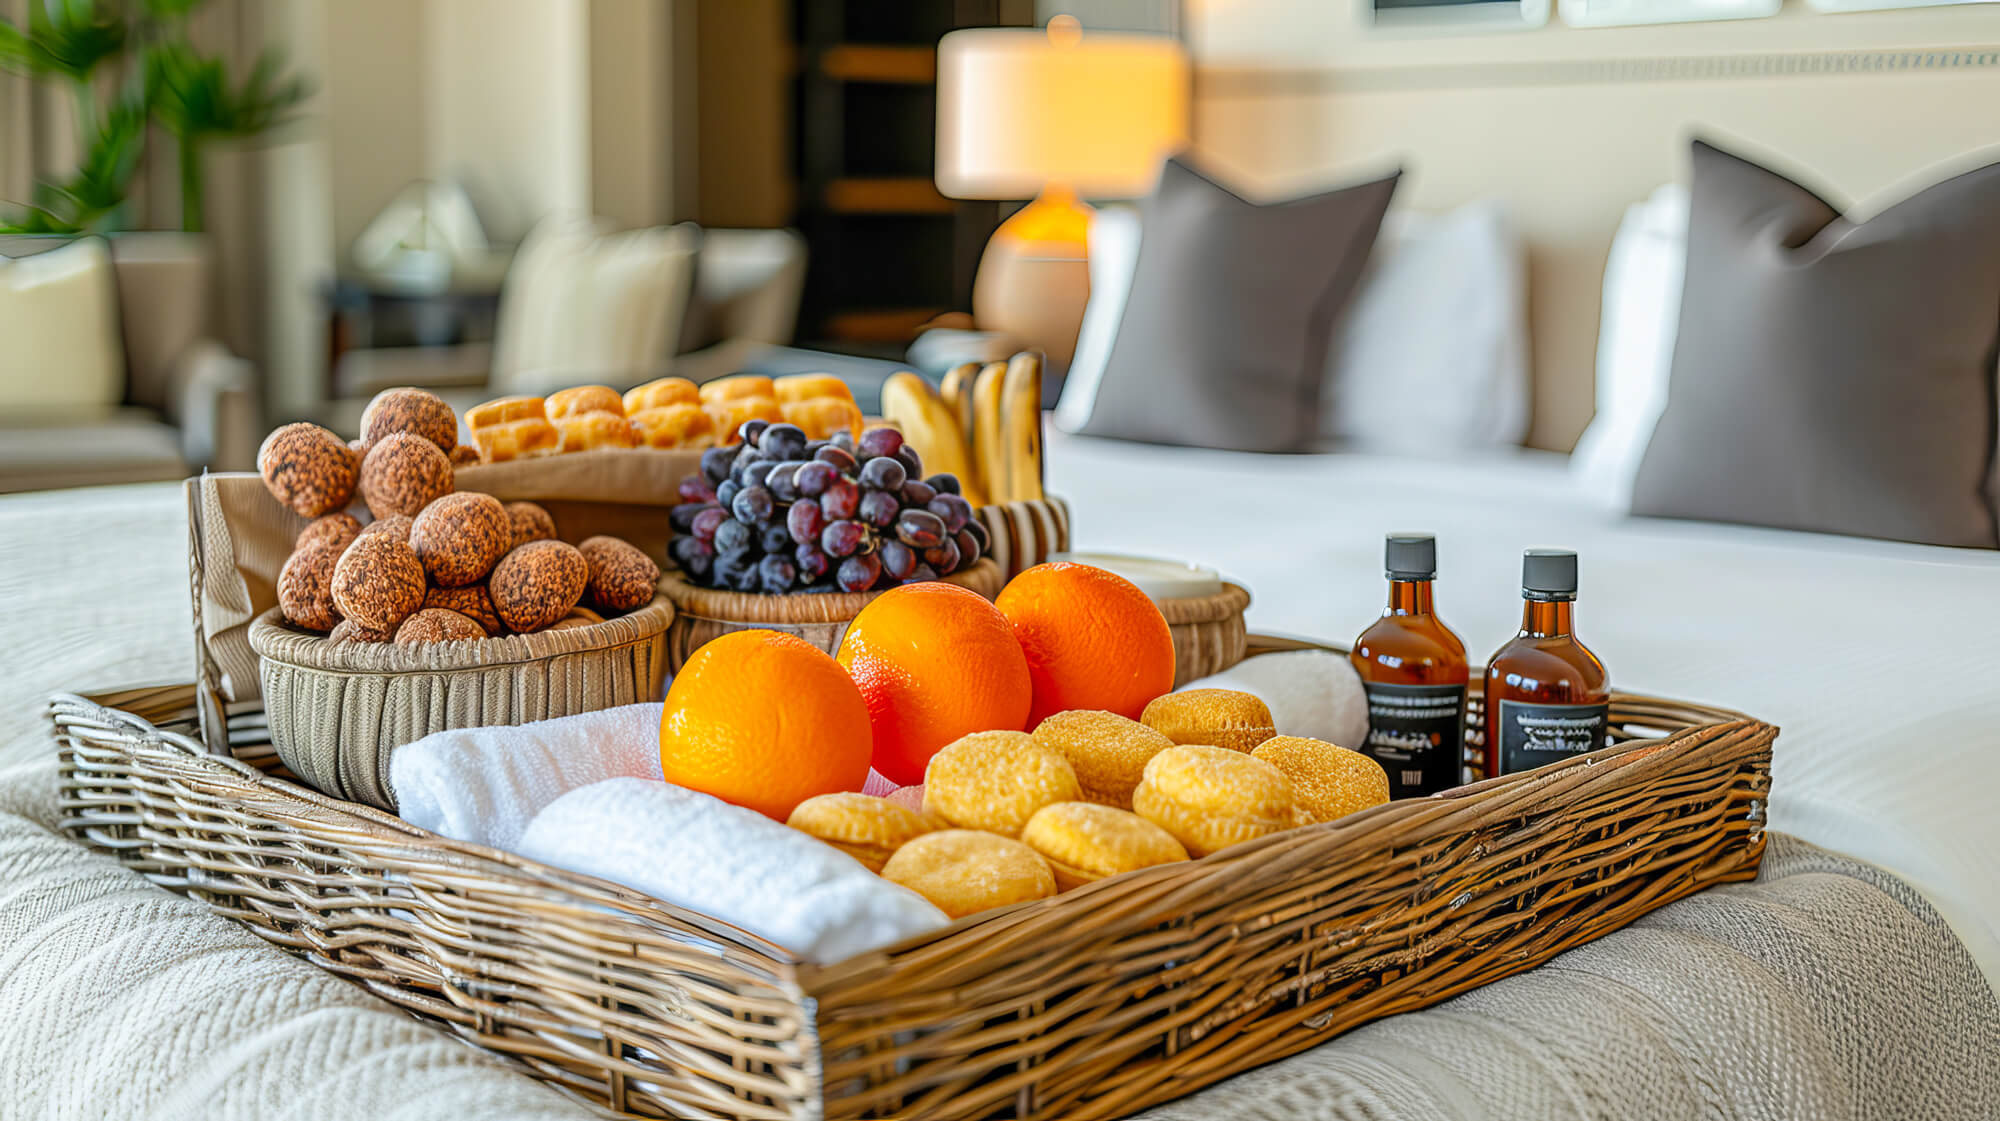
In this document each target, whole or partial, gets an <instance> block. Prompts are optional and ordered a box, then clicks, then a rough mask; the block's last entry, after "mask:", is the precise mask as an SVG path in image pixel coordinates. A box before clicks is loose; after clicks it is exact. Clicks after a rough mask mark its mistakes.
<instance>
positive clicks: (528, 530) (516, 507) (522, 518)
mask: <svg viewBox="0 0 2000 1121" xmlns="http://www.w3.org/2000/svg"><path fill="white" fill-rule="evenodd" d="M505 509H506V511H507V522H508V524H509V525H510V526H511V527H512V529H513V534H512V536H511V537H509V539H508V540H509V542H510V544H509V545H508V546H507V547H508V549H509V550H513V549H518V548H520V547H521V546H523V545H526V544H527V543H528V542H530V541H554V540H555V539H556V520H555V519H554V518H552V517H550V516H549V512H548V511H547V510H544V509H542V508H541V507H540V506H537V505H535V504H534V503H532V502H509V503H507V505H506V507H505Z"/></svg>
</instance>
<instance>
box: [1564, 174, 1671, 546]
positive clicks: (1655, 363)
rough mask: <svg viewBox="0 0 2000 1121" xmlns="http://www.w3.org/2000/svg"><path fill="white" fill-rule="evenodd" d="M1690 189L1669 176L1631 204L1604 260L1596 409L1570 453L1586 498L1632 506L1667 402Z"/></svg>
mask: <svg viewBox="0 0 2000 1121" xmlns="http://www.w3.org/2000/svg"><path fill="white" fill-rule="evenodd" d="M1687 228H1688V193H1687V188H1686V187H1683V186H1681V185H1680V184H1678V183H1669V184H1667V185H1666V186H1664V187H1661V188H1659V189H1658V190H1656V191H1654V192H1653V193H1652V194H1651V195H1650V196H1648V197H1647V199H1646V201H1644V202H1638V203H1633V204H1632V205H1631V206H1630V207H1628V208H1627V209H1626V211H1625V220H1624V221H1622V222H1620V223H1619V224H1618V234H1617V236H1616V237H1614V238H1613V239H1612V241H1611V255H1610V256H1609V257H1608V258H1607V259H1606V260H1605V262H1604V309H1603V311H1602V312H1601V313H1600V317H1599V321H1598V327H1597V415H1596V416H1595V417H1594V418H1592V420H1591V422H1590V427H1589V428H1586V429H1584V432H1583V435H1582V437H1580V438H1579V439H1578V440H1577V442H1576V451H1575V452H1573V453H1571V455H1570V460H1569V464H1570V471H1571V472H1572V473H1573V474H1574V475H1575V476H1576V479H1577V484H1578V486H1579V487H1580V489H1582V490H1583V492H1584V493H1585V494H1587V495H1589V496H1590V497H1591V498H1594V499H1596V500H1598V501H1601V502H1603V503H1604V504H1605V505H1606V506H1608V507H1611V508H1612V509H1615V510H1619V511H1630V510H1631V508H1632V483H1633V480H1635V479H1636V478H1638V475H1639V462H1640V460H1642V459H1644V458H1645V456H1646V445H1647V444H1648V443H1650V442H1652V439H1653V429H1654V427H1655V426H1657V425H1658V424H1659V423H1660V413H1661V412H1663V411H1664V410H1665V409H1666V407H1667V382H1668V380H1669V376H1670V374H1671V372H1672V370H1673V364H1674V337H1675V336H1676V335H1677V334H1678V333H1679V331H1680V320H1681V277H1682V274H1683V273H1685V272H1686V270H1687Z"/></svg>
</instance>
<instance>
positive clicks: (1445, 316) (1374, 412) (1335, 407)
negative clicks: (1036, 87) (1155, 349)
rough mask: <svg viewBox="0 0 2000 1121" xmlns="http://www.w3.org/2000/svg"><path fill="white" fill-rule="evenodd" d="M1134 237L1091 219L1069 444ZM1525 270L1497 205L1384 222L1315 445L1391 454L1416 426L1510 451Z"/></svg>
mask: <svg viewBox="0 0 2000 1121" xmlns="http://www.w3.org/2000/svg"><path fill="white" fill-rule="evenodd" d="M1140 236H1141V230H1140V225H1139V212H1138V211H1137V210H1135V209H1131V208H1129V207H1106V208H1104V209H1102V210H1099V211H1098V212H1097V213H1096V214H1095V215H1094V216H1093V217H1092V218H1091V222H1090V302H1089V303H1088V304H1086V305H1085V306H1084V311H1083V325H1082V327H1081V329H1080V330H1079V331H1078V332H1077V338H1076V356H1075V357H1074V358H1073V359H1071V361H1070V367H1069V376H1068V379H1067V380H1066V381H1065V382H1064V383H1063V393H1062V400H1061V401H1060V402H1058V403H1057V405H1056V413H1055V423H1056V427H1057V428H1060V429H1061V430H1063V431H1065V432H1079V431H1081V430H1082V429H1083V427H1084V425H1085V424H1087V423H1088V422H1089V420H1090V413H1091V409H1092V408H1093V407H1094V406H1095V405H1096V399H1097V386H1098V382H1099V381H1100V380H1101V379H1102V378H1103V376H1104V367H1105V364H1106V363H1107V362H1108V361H1109V360H1110V357H1111V344H1112V341H1113V340H1114V339H1116V338H1117V335H1118V325H1119V321H1120V320H1121V319H1122V318H1123V317H1124V315H1125V302H1126V300H1127V298H1128V297H1129V296H1130V295H1131V291H1132V274H1133V272H1134V271H1135V269H1136V267H1137V265H1138V262H1139V242H1140ZM1522 272H1523V270H1522V265H1521V254H1520V248H1519V246H1518V245H1517V244H1516V242H1515V241H1514V238H1513V235H1512V232H1511V231H1510V230H1509V229H1508V227H1507V224H1506V221H1505V219H1504V218H1503V216H1502V215H1501V213H1500V211H1499V208H1498V207H1497V206H1494V205H1493V204H1490V203H1471V204H1468V205H1466V206H1464V207H1461V208H1459V209H1458V210H1456V211H1453V212H1452V213H1450V214H1447V215H1443V216H1440V217H1430V216H1424V215H1410V214H1400V215H1399V214H1391V215H1390V216H1389V219H1388V221H1387V222H1386V223H1385V224H1384V228H1383V232H1382V234H1381V236H1380V237H1378V239H1377V241H1376V247H1375V253H1374V256H1373V257H1372V258H1371V263H1370V265H1369V270H1368V273H1367V275H1365V276H1363V277H1362V279H1361V283H1360V286H1359V287H1358V289H1357V290H1356V292H1355V296H1354V302H1353V303H1352V304H1351V305H1350V306H1349V308H1348V311H1347V315H1346V316H1345V317H1344V322H1343V325H1342V326H1341V328H1340V329H1339V333H1338V335H1337V337H1336V338H1335V339H1334V340H1333V342H1332V344H1331V345H1330V346H1329V348H1328V385H1327V390H1326V395H1327V404H1326V407H1325V411H1324V416H1325V421H1324V422H1323V434H1325V435H1329V436H1336V437H1340V438H1343V439H1347V440H1351V441H1354V442H1356V443H1361V444H1375V445H1390V444H1400V443H1401V442H1402V441H1403V440H1405V439H1407V434H1408V432H1409V431H1410V426H1411V425H1412V424H1415V425H1418V426H1421V427H1422V428H1423V430H1424V431H1425V432H1426V434H1427V438H1431V439H1436V440H1438V441H1440V442H1441V443H1443V444H1444V445H1447V446H1485V445H1489V444H1511V443H1519V442H1520V440H1521V437H1522V436H1523V435H1524V434H1525V433H1526V431H1527V425H1528V369H1527V323H1526V316H1525V313H1524V310H1523V309H1524V307H1525V303H1526V300H1525V296H1524V293H1523V289H1524V287H1525V284H1524V282H1523V276H1522ZM1433 446H1436V445H1433Z"/></svg>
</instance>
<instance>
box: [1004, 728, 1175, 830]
mask: <svg viewBox="0 0 2000 1121" xmlns="http://www.w3.org/2000/svg"><path fill="white" fill-rule="evenodd" d="M1033 735H1034V739H1035V742H1036V743H1038V744H1041V745H1042V746H1043V747H1046V748H1049V749H1050V750H1052V751H1059V752H1061V753H1062V755H1063V758H1065V759H1068V760H1069V765H1070V769H1071V770H1074V771H1075V772H1076V781H1077V785H1079V786H1081V787H1083V797H1084V799H1085V800H1086V801H1090V802H1097V803H1100V804H1102V805H1106V806H1116V807H1118V808H1119V809H1121V810H1129V809H1131V808H1132V791H1133V790H1134V789H1135V788H1136V787H1138V785H1139V780H1140V779H1141V778H1143V777H1145V773H1146V764H1147V763H1148V762H1150V761H1151V760H1152V758H1153V756H1155V755H1158V754H1159V753H1160V752H1162V751H1165V750H1166V749H1167V748H1170V747H1172V746H1174V741H1172V740H1170V739H1168V738H1167V737H1166V736H1165V735H1164V734H1162V733H1161V732H1158V731H1155V730H1154V729H1152V728H1148V727H1146V726H1145V725H1144V724H1141V723H1139V722H1138V721H1137V720H1127V719H1126V718H1125V717H1123V716H1120V715H1118V714H1117V713H1115V712H1103V711H1099V710H1092V709H1081V708H1079V709H1072V710H1070V711H1069V712H1058V713H1056V714H1054V715H1052V716H1050V717H1048V718H1047V719H1045V720H1043V721H1042V722H1041V723H1040V724H1038V725H1036V726H1035V730H1034V733H1033Z"/></svg>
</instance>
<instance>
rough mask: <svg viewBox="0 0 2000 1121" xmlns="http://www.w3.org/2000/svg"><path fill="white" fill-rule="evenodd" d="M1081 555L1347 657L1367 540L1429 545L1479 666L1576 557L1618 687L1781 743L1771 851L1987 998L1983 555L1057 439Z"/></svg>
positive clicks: (1990, 702)
mask: <svg viewBox="0 0 2000 1121" xmlns="http://www.w3.org/2000/svg"><path fill="white" fill-rule="evenodd" d="M1048 471H1049V487H1050V489H1051V490H1052V491H1054V492H1055V493H1058V494H1061V495H1063V496H1064V497H1066V498H1067V499H1068V500H1069V502H1070V505H1071V508H1072V510H1073V511H1074V514H1075V525H1076V527H1077V529H1076V546H1077V547H1078V548H1079V549H1104V550H1113V551H1122V552H1135V553H1143V554H1151V555H1158V556H1166V557H1175V558H1180V559H1185V560H1191V561H1196V562H1199V563H1202V564H1206V565H1211V566H1213V567H1215V568H1217V569H1218V570H1220V571H1221V572H1222V573H1224V574H1225V575H1226V576H1229V577H1230V578H1232V579H1235V580H1238V581H1240V582H1242V583H1243V584H1244V585H1245V586H1247V587H1248V588H1250V590H1251V592H1252V595H1253V596H1254V599H1253V601H1252V603H1251V606H1250V612H1249V622H1250V625H1251V627H1252V629H1254V630H1258V631H1263V632H1274V633H1281V634H1283V633H1289V634H1297V635H1303V636H1307V637H1313V638H1320V639H1327V640H1333V641H1340V642H1345V641H1347V640H1349V639H1351V638H1352V637H1353V636H1354V635H1356V634H1358V633H1359V632H1360V630H1361V629H1362V627H1363V626H1365V625H1366V624H1367V622H1368V621H1369V620H1370V619H1372V618H1373V617H1374V616H1375V615H1377V614H1379V613H1380V611H1381V609H1382V600H1383V594H1384V585H1383V582H1382V578H1381V559H1382V538H1383V535H1384V534H1385V533H1390V532H1395V531H1399V530H1414V531H1421V532H1431V533H1436V534H1437V535H1438V593H1437V595H1438V605H1439V612H1440V614H1441V615H1442V616H1443V617H1444V619H1445V620H1446V622H1448V623H1449V624H1451V626H1452V627H1453V628H1454V629H1455V630H1457V631H1458V633H1459V635H1460V637H1462V638H1464V639H1465V641H1466V646H1467V648H1468V652H1469V653H1470V654H1471V655H1472V656H1473V658H1474V659H1475V660H1481V661H1483V660H1484V658H1485V656H1486V655H1487V654H1489V653H1491V652H1492V651H1493V650H1494V649H1496V648H1497V647H1498V646H1499V645H1500V643H1501V642H1502V641H1504V640H1505V639H1506V638H1508V637H1510V636H1511V635H1512V634H1513V633H1514V629H1515V627H1516V625H1517V624H1518V622H1519V619H1520V594H1519V589H1520V556H1521V550H1522V549H1524V548H1528V547H1531V546H1537V545H1551V546H1560V547H1565V548H1574V549H1576V550H1577V552H1578V553H1579V561H1580V565H1581V572H1582V580H1581V584H1582V586H1581V590H1580V592H1579V594H1578V600H1577V631H1578V634H1579V635H1581V636H1582V637H1583V639H1584V640H1585V641H1586V642H1588V643H1589V644H1590V645H1591V647H1592V648H1593V649H1595V650H1596V651H1597V652H1598V654H1599V655H1601V656H1602V657H1603V658H1604V660H1605V663H1606V665H1608V666H1609V667H1610V669H1611V674H1612V680H1613V682H1614V683H1617V684H1623V685H1625V686H1627V687H1630V688H1633V689H1636V690H1640V691H1644V692H1653V693H1658V694H1661V695H1665V696H1685V697H1691V698H1699V699H1701V700H1704V701H1709V702H1713V703H1716V704H1722V705H1727V706H1729V707H1732V708H1737V709H1740V710H1742V711H1745V712H1749V713H1752V714H1754V715H1756V716H1758V717H1759V718H1762V719H1765V720H1770V721H1772V722H1774V723H1776V724H1778V725H1780V726H1781V727H1782V728H1783V729H1784V732H1783V734H1782V735H1781V736H1780V737H1779V738H1778V744H1777V750H1776V757H1775V759H1774V760H1773V774H1772V786H1773V794H1772V806H1771V824H1772V827H1773V828H1774V829H1776V830H1779V831H1781V832H1785V833H1789V834H1792V835H1794V836H1797V837H1799V838H1802V839H1804V840H1806V841H1809V842H1812V843H1814V844H1816V845H1820V846H1823V847H1825V848H1828V849H1831V850H1833V851H1836V852H1842V853H1846V854H1849V855H1851V856H1854V857H1857V858H1859V859H1861V860H1864V861H1867V862H1870V863H1873V864H1876V865H1879V866H1881V867H1882V868H1885V869H1887V870H1889V871H1891V872H1893V873H1895V874H1896V875H1897V876H1899V877H1901V878H1902V879H1904V880H1906V881H1908V882H1909V883H1910V884H1912V885H1914V886H1915V887H1916V888H1917V889H1918V890H1920V891H1921V892H1922V893H1923V894H1924V896H1925V897H1926V898H1927V899H1928V900H1929V901H1930V902H1931V903H1932V904H1933V905H1934V906H1936V907H1937V909H1938V910H1939V911H1940V912H1941V913H1942V914H1943V915H1944V916H1945V917H1946V919H1947V920H1948V921H1949V922H1950V923H1951V926H1952V929H1953V930H1954V931H1955V932H1956V933H1957V934H1958V936H1959V937H1960V938H1961V939H1962V940H1963V941H1964V942H1965V944H1966V946H1967V947H1968V948H1969V949H1970V950H1971V952H1972V953H1973V955H1974V957H1975V959H1976V960H1977V961H1978V962H1979V964H1980V968H1981V970H1982V972H1983V973H1984V974H1985V976H1986V977H1987V979H1988V981H1989V983H1991V984H1995V985H1996V986H1997V987H2000V867H1996V865H1995V864H1994V862H1993V860H1992V856H1991V854H1992V853H1993V852H1995V851H2000V815H1995V814H1994V813H1993V811H1992V792H1993V791H1994V790H1996V789H2000V727H1996V721H1995V718H1996V716H2000V627H1996V626H1995V625H1993V621H1994V620H1996V619H2000V553H1996V552H1992V551H1986V550H1974V549H1944V548H1935V547H1928V546H1917V545H1903V544H1896V543H1890V542H1881V541H1865V540H1860V539H1856V538H1847V537H1830V536H1823V535H1816V534H1802V533H1789V532H1784V531H1779V530H1766V529H1754V528H1747V527H1740V526H1723V525H1716V524H1711V523H1698V522H1674V521H1664V520H1658V519H1645V518H1627V517H1622V516H1619V515H1616V514H1613V513H1611V512H1609V511H1607V510H1605V509H1604V508H1603V507H1602V506H1600V505H1598V504H1596V503H1594V502H1593V501H1592V500H1591V499H1590V498H1588V497H1587V493H1586V488H1584V487H1582V486H1581V485H1580V481H1579V480H1578V479H1577V478H1576V477H1575V476H1574V475H1573V474H1572V473H1571V471H1570V468H1569V459H1568V457H1567V456H1562V455H1557V454H1553V453H1547V452H1536V451H1516V452H1511V453H1495V454H1486V455H1481V456H1469V457H1461V458H1453V459H1435V458H1425V457H1422V456H1390V455H1364V454H1337V453H1336V454H1315V455H1292V456H1277V455H1254V454H1246V453H1235V452H1217V451H1204V450H1194V449H1187V448H1163V447H1153V446H1148V445H1143V444H1131V443H1124V442H1119V441H1111V440H1094V439H1088V438H1082V437H1074V436H1064V435H1062V434H1061V433H1056V432H1051V433H1050V435H1049V438H1048Z"/></svg>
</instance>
